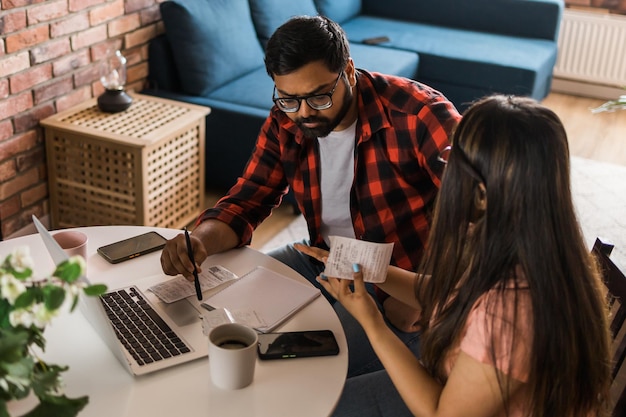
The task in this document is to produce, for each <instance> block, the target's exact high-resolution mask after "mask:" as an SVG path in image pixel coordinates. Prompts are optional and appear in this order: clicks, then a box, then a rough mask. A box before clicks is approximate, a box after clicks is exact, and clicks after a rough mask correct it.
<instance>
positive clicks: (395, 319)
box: [383, 297, 422, 333]
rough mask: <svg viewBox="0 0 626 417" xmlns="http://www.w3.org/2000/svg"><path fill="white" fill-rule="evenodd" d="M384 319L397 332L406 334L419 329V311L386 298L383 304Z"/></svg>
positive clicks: (396, 300)
mask: <svg viewBox="0 0 626 417" xmlns="http://www.w3.org/2000/svg"><path fill="white" fill-rule="evenodd" d="M383 308H384V310H385V317H386V318H387V320H389V322H390V323H391V324H393V325H394V327H396V328H397V329H398V330H401V331H403V332H406V333H413V332H416V331H418V330H420V329H421V327H420V326H419V324H418V322H419V319H420V317H421V316H422V311H421V310H416V309H415V308H414V307H411V306H409V305H407V304H404V303H403V302H402V301H400V300H398V299H396V298H392V297H388V298H387V299H386V300H385V301H384V302H383Z"/></svg>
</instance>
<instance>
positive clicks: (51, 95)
mask: <svg viewBox="0 0 626 417" xmlns="http://www.w3.org/2000/svg"><path fill="white" fill-rule="evenodd" d="M162 1H163V0H47V1H46V0H0V239H2V238H3V237H7V236H10V235H11V234H12V233H14V232H16V231H18V230H20V229H21V228H23V227H25V226H27V225H29V224H31V223H32V221H31V215H32V214H35V215H37V216H42V215H44V214H47V213H48V211H49V207H48V178H47V173H46V165H45V145H44V136H43V131H42V129H41V128H40V127H39V120H41V119H44V118H46V117H48V116H50V115H52V114H54V113H56V112H59V111H62V110H65V109H68V108H70V107H72V106H74V105H76V104H78V103H81V102H83V101H85V100H87V99H89V98H92V97H97V96H98V95H100V93H101V92H102V85H101V84H100V82H99V64H100V63H101V62H102V60H103V58H104V57H106V56H107V54H108V53H110V51H115V50H116V49H119V50H121V51H122V54H124V56H125V57H126V58H127V60H128V62H127V69H128V72H127V79H128V80H127V87H128V88H129V89H134V90H135V91H140V90H141V89H142V88H143V84H144V82H145V79H146V77H147V75H148V62H147V57H148V41H149V40H150V39H152V38H153V37H155V36H156V35H157V34H158V33H160V32H162V30H163V29H162V23H161V21H160V18H161V17H160V13H159V3H160V2H162Z"/></svg>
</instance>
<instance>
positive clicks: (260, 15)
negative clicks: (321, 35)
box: [250, 0, 317, 45]
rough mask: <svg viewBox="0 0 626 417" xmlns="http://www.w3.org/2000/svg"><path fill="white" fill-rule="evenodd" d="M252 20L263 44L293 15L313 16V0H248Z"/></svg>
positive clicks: (314, 12)
mask: <svg viewBox="0 0 626 417" xmlns="http://www.w3.org/2000/svg"><path fill="white" fill-rule="evenodd" d="M250 11H251V12H252V21H253V22H254V27H255V29H256V33H257V35H258V37H259V40H260V41H261V43H262V44H263V45H265V44H267V41H268V40H269V38H270V37H271V36H272V34H273V33H274V31H275V30H276V29H278V27H279V26H280V25H282V24H283V23H285V22H286V21H287V20H289V18H291V17H293V16H304V15H306V16H315V15H317V9H316V8H315V4H314V3H313V0H250Z"/></svg>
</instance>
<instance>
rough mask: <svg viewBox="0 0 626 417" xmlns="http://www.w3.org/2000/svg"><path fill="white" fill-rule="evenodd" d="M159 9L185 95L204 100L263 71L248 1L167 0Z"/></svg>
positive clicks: (260, 52)
mask: <svg viewBox="0 0 626 417" xmlns="http://www.w3.org/2000/svg"><path fill="white" fill-rule="evenodd" d="M160 9H161V16H162V18H163V24H164V26H165V33H166V36H167V39H168V41H169V42H170V45H171V46H172V52H173V54H174V58H175V61H176V64H177V70H178V74H179V76H180V83H181V88H182V90H183V91H184V92H185V93H187V94H192V95H200V96H206V95H207V94H209V93H210V92H211V91H212V90H214V89H215V88H217V87H219V86H220V85H222V84H225V83H227V82H229V81H231V80H233V79H236V78H239V77H240V76H242V75H244V74H246V73H248V72H250V71H253V70H255V69H256V68H259V67H260V66H263V50H262V48H261V44H260V43H259V41H258V39H257V37H256V33H255V31H254V26H253V25H252V18H251V17H250V8H249V6H248V1H247V0H170V1H165V2H163V3H161V5H160Z"/></svg>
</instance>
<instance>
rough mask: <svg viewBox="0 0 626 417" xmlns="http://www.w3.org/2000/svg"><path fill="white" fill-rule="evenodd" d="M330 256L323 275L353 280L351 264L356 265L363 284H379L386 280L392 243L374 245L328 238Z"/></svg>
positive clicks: (359, 241) (340, 238)
mask: <svg viewBox="0 0 626 417" xmlns="http://www.w3.org/2000/svg"><path fill="white" fill-rule="evenodd" d="M329 239H330V254H329V255H328V260H327V261H326V269H325V270H324V274H326V275H328V276H329V277H337V278H346V279H352V278H353V276H352V275H353V270H352V264H355V263H358V264H359V265H361V271H363V279H364V280H365V282H373V283H380V282H384V281H385V279H386V278H387V267H388V266H389V262H390V261H391V254H392V252H393V243H375V242H366V241H364V240H357V239H351V238H347V237H341V236H330V237H329Z"/></svg>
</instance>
